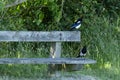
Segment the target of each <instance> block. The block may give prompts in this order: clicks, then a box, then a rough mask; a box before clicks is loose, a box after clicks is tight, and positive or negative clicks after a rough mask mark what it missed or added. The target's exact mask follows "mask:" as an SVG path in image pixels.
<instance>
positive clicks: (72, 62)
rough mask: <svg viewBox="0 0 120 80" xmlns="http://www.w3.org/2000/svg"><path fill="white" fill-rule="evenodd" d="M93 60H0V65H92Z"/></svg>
mask: <svg viewBox="0 0 120 80" xmlns="http://www.w3.org/2000/svg"><path fill="white" fill-rule="evenodd" d="M93 63H96V61H95V60H91V59H83V58H0V64H93Z"/></svg>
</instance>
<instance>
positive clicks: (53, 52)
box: [48, 42, 61, 75]
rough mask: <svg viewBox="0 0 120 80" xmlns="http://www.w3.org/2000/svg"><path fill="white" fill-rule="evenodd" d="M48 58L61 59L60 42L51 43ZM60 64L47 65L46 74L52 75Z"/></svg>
mask: <svg viewBox="0 0 120 80" xmlns="http://www.w3.org/2000/svg"><path fill="white" fill-rule="evenodd" d="M50 57H51V58H60V57H61V42H56V43H51V47H50ZM59 66H61V64H60V65H59V64H49V65H48V73H49V75H52V74H54V73H55V71H57V70H58V68H59Z"/></svg>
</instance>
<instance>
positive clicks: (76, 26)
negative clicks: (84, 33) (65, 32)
mask: <svg viewBox="0 0 120 80" xmlns="http://www.w3.org/2000/svg"><path fill="white" fill-rule="evenodd" d="M81 22H82V18H79V19H78V20H77V21H76V22H74V23H73V24H72V26H71V29H70V30H74V29H79V28H80V26H81Z"/></svg>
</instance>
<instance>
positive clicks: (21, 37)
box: [0, 31, 80, 42]
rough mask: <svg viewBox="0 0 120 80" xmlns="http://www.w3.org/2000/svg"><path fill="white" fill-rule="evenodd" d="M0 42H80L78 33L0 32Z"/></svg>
mask: <svg viewBox="0 0 120 80" xmlns="http://www.w3.org/2000/svg"><path fill="white" fill-rule="evenodd" d="M0 41H1V42H4V41H8V42H9V41H13V42H17V41H27V42H34V41H37V42H58V41H65V42H72V41H74V42H76V41H80V31H48V32H47V31H0Z"/></svg>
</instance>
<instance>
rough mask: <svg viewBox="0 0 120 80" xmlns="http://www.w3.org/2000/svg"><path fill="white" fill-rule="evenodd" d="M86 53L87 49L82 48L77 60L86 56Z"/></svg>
mask: <svg viewBox="0 0 120 80" xmlns="http://www.w3.org/2000/svg"><path fill="white" fill-rule="evenodd" d="M86 52H87V47H86V46H84V47H83V48H82V50H81V51H80V52H79V55H78V56H77V58H78V57H84V56H85V55H86Z"/></svg>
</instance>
